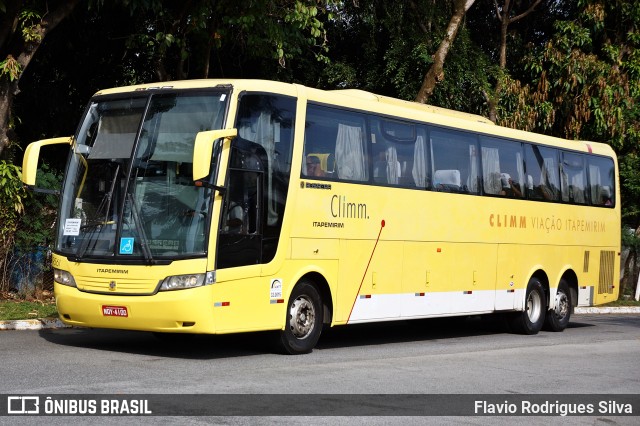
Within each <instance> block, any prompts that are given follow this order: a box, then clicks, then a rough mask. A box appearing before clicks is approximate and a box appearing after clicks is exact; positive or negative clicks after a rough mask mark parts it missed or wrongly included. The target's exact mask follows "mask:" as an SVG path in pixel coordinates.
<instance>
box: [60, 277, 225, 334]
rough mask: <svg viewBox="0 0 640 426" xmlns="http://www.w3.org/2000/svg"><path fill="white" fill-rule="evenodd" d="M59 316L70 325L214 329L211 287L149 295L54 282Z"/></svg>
mask: <svg viewBox="0 0 640 426" xmlns="http://www.w3.org/2000/svg"><path fill="white" fill-rule="evenodd" d="M54 293H55V296H56V305H57V308H58V314H59V316H60V320H61V321H62V322H64V323H65V324H68V325H73V326H82V327H92V328H115V329H123V330H139V331H156V332H175V333H215V332H216V330H215V324H214V316H213V302H212V300H213V296H212V287H211V286H203V287H197V288H192V289H186V290H175V291H167V292H158V293H157V294H154V295H149V296H120V295H109V294H93V293H86V292H82V291H80V290H78V289H77V288H75V287H69V286H65V285H61V284H58V283H54Z"/></svg>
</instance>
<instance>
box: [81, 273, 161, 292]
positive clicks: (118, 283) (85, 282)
mask: <svg viewBox="0 0 640 426" xmlns="http://www.w3.org/2000/svg"><path fill="white" fill-rule="evenodd" d="M76 284H77V286H78V289H79V290H81V291H87V292H90V293H108V294H131V295H148V294H153V293H155V290H156V288H157V287H158V281H154V280H149V279H131V278H116V279H113V280H110V279H105V278H96V277H87V276H78V277H76Z"/></svg>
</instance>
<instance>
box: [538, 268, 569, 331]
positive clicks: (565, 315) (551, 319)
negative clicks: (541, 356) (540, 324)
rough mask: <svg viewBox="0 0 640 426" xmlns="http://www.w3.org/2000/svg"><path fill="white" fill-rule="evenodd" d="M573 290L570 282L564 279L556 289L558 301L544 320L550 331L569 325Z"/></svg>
mask: <svg viewBox="0 0 640 426" xmlns="http://www.w3.org/2000/svg"><path fill="white" fill-rule="evenodd" d="M571 308H572V301H571V291H570V290H569V284H567V282H566V281H565V280H564V279H562V280H560V284H559V285H558V290H557V291H556V303H555V307H554V308H553V309H549V310H548V311H547V315H546V317H545V320H544V329H545V330H548V331H562V330H564V329H565V328H567V325H569V319H570V318H571Z"/></svg>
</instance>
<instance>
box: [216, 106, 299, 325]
mask: <svg viewBox="0 0 640 426" xmlns="http://www.w3.org/2000/svg"><path fill="white" fill-rule="evenodd" d="M295 101H296V100H295V98H291V97H284V96H277V95H269V94H265V95H262V94H244V95H242V96H241V97H240V103H239V107H238V118H237V121H236V127H237V128H238V137H236V138H235V139H234V140H233V141H232V142H231V146H230V153H229V159H228V166H227V174H226V182H225V185H224V194H223V197H222V198H223V199H222V207H221V212H220V221H219V226H218V229H217V230H216V231H212V232H217V244H216V265H215V269H216V275H217V280H216V285H214V297H215V299H216V300H214V306H215V307H216V310H215V314H216V328H217V330H218V331H219V332H220V331H223V332H224V331H249V330H257V329H265V328H277V327H280V326H281V325H282V321H283V319H284V316H283V315H282V309H281V307H282V306H283V304H282V303H274V302H273V300H272V297H271V296H272V294H273V293H272V292H271V288H272V286H273V285H274V281H275V280H277V279H278V277H271V276H268V275H266V274H265V272H264V268H265V265H266V264H268V263H271V262H272V261H274V258H275V256H276V252H277V250H278V246H279V242H280V232H281V229H282V222H283V218H284V209H285V205H286V197H287V191H288V186H289V177H290V167H291V150H292V147H293V123H294V120H295ZM281 286H282V284H281V283H280V284H278V288H279V289H280V290H279V291H280V293H279V294H281V295H282V290H281V288H282V287H281ZM276 302H277V300H276ZM218 307H219V309H218Z"/></svg>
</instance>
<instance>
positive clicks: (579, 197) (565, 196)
mask: <svg viewBox="0 0 640 426" xmlns="http://www.w3.org/2000/svg"><path fill="white" fill-rule="evenodd" d="M560 176H561V182H560V183H561V185H562V201H565V202H569V203H575V204H586V203H587V196H588V193H587V191H586V186H587V174H586V171H585V167H584V156H583V155H582V154H578V153H570V152H562V167H561V168H560Z"/></svg>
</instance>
